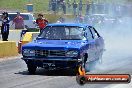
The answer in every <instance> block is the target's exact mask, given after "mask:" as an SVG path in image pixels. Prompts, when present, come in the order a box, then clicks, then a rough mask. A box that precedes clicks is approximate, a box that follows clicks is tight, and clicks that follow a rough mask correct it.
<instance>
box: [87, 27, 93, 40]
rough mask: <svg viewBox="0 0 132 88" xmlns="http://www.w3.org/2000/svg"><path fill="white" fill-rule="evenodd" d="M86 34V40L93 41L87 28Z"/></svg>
mask: <svg viewBox="0 0 132 88" xmlns="http://www.w3.org/2000/svg"><path fill="white" fill-rule="evenodd" d="M86 34H87V35H86V37H87V39H88V40H93V38H92V33H91V31H90V29H89V28H88V27H87V28H86Z"/></svg>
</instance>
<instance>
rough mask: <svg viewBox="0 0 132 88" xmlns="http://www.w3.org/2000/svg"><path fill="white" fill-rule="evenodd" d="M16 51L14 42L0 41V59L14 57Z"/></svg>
mask: <svg viewBox="0 0 132 88" xmlns="http://www.w3.org/2000/svg"><path fill="white" fill-rule="evenodd" d="M16 55H18V49H17V46H16V42H14V41H0V57H7V56H16Z"/></svg>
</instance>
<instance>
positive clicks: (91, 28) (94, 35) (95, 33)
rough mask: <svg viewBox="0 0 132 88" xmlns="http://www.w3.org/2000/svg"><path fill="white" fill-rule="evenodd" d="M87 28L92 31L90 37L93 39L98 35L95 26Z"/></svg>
mask: <svg viewBox="0 0 132 88" xmlns="http://www.w3.org/2000/svg"><path fill="white" fill-rule="evenodd" d="M89 29H90V31H91V32H92V37H93V38H94V39H96V38H99V37H100V35H99V33H98V32H97V31H96V29H95V28H93V27H89Z"/></svg>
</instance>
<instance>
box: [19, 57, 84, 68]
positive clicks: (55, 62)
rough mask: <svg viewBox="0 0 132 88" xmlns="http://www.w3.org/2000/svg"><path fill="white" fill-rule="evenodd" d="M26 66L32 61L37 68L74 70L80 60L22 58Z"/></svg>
mask: <svg viewBox="0 0 132 88" xmlns="http://www.w3.org/2000/svg"><path fill="white" fill-rule="evenodd" d="M21 59H23V60H24V61H25V62H26V64H28V62H29V61H33V63H34V64H35V65H36V66H38V67H47V66H48V67H55V68H57V67H61V68H66V67H73V68H75V67H76V66H78V65H79V64H80V63H81V62H82V60H81V59H73V58H62V59H60V58H24V57H22V58H21Z"/></svg>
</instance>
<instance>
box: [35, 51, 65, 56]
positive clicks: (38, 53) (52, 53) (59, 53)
mask: <svg viewBox="0 0 132 88" xmlns="http://www.w3.org/2000/svg"><path fill="white" fill-rule="evenodd" d="M35 54H36V56H43V57H53V56H57V57H63V56H65V54H66V51H63V50H36V51H35Z"/></svg>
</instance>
